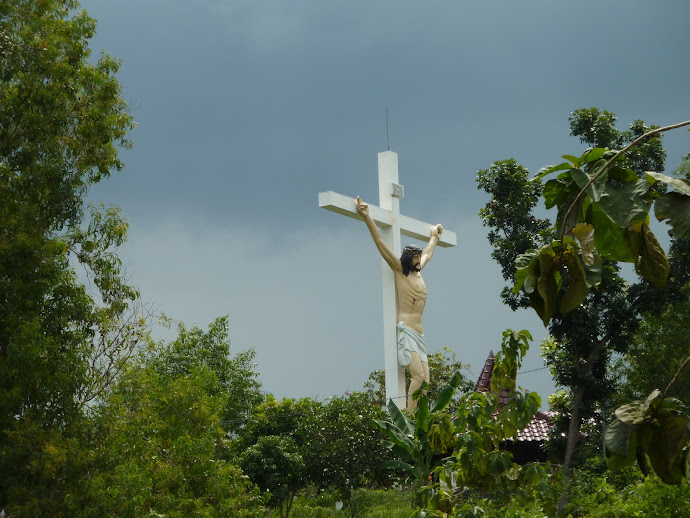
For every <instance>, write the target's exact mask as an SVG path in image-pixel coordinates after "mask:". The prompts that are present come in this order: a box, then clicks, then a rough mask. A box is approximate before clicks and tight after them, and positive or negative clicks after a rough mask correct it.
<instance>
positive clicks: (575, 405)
mask: <svg viewBox="0 0 690 518" xmlns="http://www.w3.org/2000/svg"><path fill="white" fill-rule="evenodd" d="M585 390H586V388H585V386H584V385H581V386H579V387H577V388H576V389H575V393H574V394H573V402H572V407H571V409H570V424H569V425H568V437H567V443H566V446H565V458H564V459H563V479H564V483H565V484H564V487H563V494H562V495H561V498H560V501H559V502H558V504H559V507H560V508H561V509H562V508H563V507H564V506H565V505H566V504H567V503H568V502H569V501H570V476H571V475H572V473H571V472H572V463H573V455H574V454H575V447H576V446H577V443H578V441H579V440H580V425H581V423H580V406H581V405H582V400H583V398H584V396H585Z"/></svg>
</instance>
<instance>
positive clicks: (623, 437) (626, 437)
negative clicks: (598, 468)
mask: <svg viewBox="0 0 690 518" xmlns="http://www.w3.org/2000/svg"><path fill="white" fill-rule="evenodd" d="M633 431H634V428H633V427H632V426H631V425H629V424H626V423H624V422H623V421H621V420H619V419H615V420H614V421H613V423H611V424H610V425H609V426H608V428H606V435H605V437H604V440H605V442H606V465H607V466H608V468H609V469H621V468H623V467H625V466H630V465H631V464H633V463H634V462H635V448H636V441H635V437H634V435H633Z"/></svg>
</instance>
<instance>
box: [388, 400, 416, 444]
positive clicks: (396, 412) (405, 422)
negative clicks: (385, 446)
mask: <svg viewBox="0 0 690 518" xmlns="http://www.w3.org/2000/svg"><path fill="white" fill-rule="evenodd" d="M388 415H389V416H390V417H391V419H392V420H393V423H394V424H395V426H397V427H398V429H399V430H400V431H401V432H402V433H404V434H405V435H409V436H411V435H412V434H413V432H414V427H413V426H412V423H410V421H409V419H407V416H406V415H405V414H403V413H402V411H401V410H400V409H399V408H398V405H396V404H395V402H394V401H393V400H392V399H391V400H389V401H388Z"/></svg>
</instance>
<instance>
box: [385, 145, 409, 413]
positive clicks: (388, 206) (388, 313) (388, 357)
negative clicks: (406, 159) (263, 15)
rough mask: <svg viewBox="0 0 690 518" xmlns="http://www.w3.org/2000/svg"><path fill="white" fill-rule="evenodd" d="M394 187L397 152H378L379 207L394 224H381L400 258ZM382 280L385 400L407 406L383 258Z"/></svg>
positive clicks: (390, 279)
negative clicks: (386, 212)
mask: <svg viewBox="0 0 690 518" xmlns="http://www.w3.org/2000/svg"><path fill="white" fill-rule="evenodd" d="M394 186H396V187H397V186H398V155H397V153H394V152H393V151H384V152H383V153H379V206H380V207H381V208H382V209H385V210H387V211H390V213H391V216H392V218H391V225H390V226H389V227H380V228H379V231H380V232H381V237H382V238H383V240H384V241H385V243H386V244H387V245H388V247H389V248H390V249H391V250H392V251H393V253H394V254H395V255H396V257H400V251H401V247H400V222H399V221H398V220H399V216H400V198H399V197H397V196H393V191H394ZM381 283H382V289H383V350H384V366H385V374H386V401H389V400H390V399H391V398H393V401H395V403H396V404H397V405H398V406H399V407H400V408H404V407H405V404H406V401H405V398H404V397H401V396H404V395H405V369H403V368H402V367H401V366H400V365H399V363H398V345H397V331H396V328H397V325H398V322H397V300H398V298H397V296H396V292H395V275H394V274H393V271H392V270H391V269H390V266H388V264H387V263H386V261H385V260H383V258H382V259H381Z"/></svg>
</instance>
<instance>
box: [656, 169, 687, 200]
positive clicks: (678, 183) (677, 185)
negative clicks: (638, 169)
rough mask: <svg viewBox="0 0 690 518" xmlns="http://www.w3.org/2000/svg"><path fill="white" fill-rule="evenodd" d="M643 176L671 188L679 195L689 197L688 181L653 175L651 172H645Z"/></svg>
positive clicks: (657, 174)
mask: <svg viewBox="0 0 690 518" xmlns="http://www.w3.org/2000/svg"><path fill="white" fill-rule="evenodd" d="M645 174H646V175H647V176H648V177H649V178H652V179H653V180H654V181H655V182H662V183H665V184H666V185H669V186H671V187H673V189H674V190H675V191H676V192H677V193H679V194H684V195H686V196H690V181H688V180H683V179H681V178H674V177H672V176H666V175H664V174H660V173H655V172H653V171H647V172H646V173H645Z"/></svg>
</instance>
